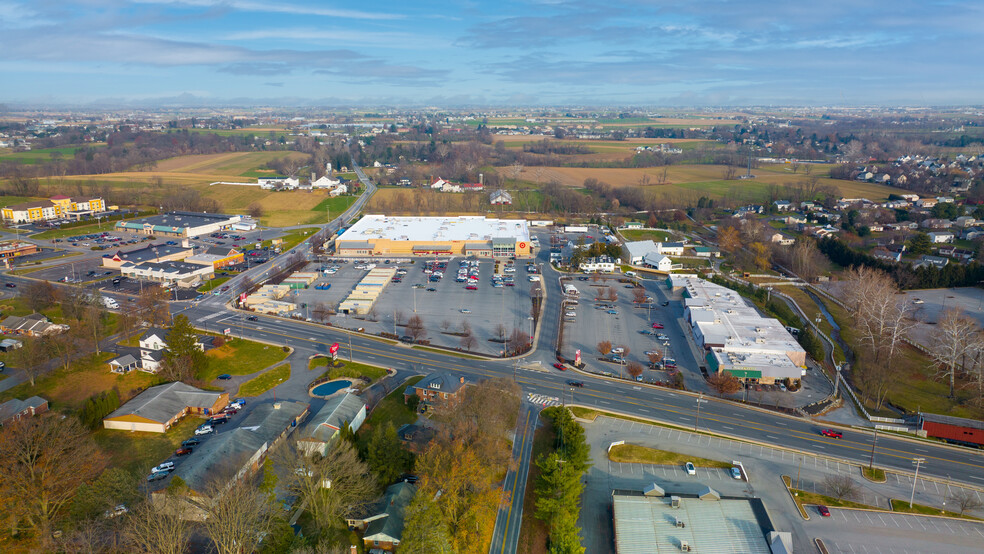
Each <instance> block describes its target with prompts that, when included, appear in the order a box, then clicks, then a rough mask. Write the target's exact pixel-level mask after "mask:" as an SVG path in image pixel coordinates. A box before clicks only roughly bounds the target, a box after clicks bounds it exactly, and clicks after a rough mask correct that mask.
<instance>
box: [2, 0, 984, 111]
mask: <svg viewBox="0 0 984 554" xmlns="http://www.w3.org/2000/svg"><path fill="white" fill-rule="evenodd" d="M982 22H984V2H982V1H981V0H877V1H876V0H824V1H822V2H821V1H811V0H742V1H731V0H684V1H681V0H672V1H664V0H641V1H620V0H571V1H567V0H494V1H493V0H464V1H455V0H446V1H433V0H386V1H376V0H364V1H362V2H353V1H333V0H325V1H314V0H129V1H127V0H115V1H113V0H0V103H8V104H29V105H35V104H36V105H44V104H56V103H63V104H80V105H81V104H89V103H110V104H111V103H113V102H117V103H120V104H125V103H150V104H152V103H154V102H166V101H174V99H186V100H188V101H189V102H190V101H195V102H201V103H206V104H207V103H214V104H216V105H222V104H226V103H239V104H243V103H256V104H273V105H285V106H289V105H298V106H330V105H345V104H348V105H365V106H369V105H378V106H386V105H390V106H398V105H407V106H436V107H460V106H571V105H583V106H615V105H635V106H684V107H691V106H694V107H700V106H748V105H755V106H811V105H814V106H815V105H822V106H826V105H881V106H896V105H935V106H939V105H980V104H984V100H982V93H981V91H982V90H984V72H982V71H981V69H980V62H981V58H982V54H984V24H982Z"/></svg>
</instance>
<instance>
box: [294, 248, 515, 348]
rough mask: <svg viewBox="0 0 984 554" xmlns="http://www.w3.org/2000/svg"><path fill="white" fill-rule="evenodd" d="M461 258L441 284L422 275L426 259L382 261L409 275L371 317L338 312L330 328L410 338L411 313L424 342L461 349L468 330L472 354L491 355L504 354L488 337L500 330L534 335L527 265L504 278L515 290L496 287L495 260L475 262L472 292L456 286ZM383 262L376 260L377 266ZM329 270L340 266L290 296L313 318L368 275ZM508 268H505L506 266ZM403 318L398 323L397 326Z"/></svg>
mask: <svg viewBox="0 0 984 554" xmlns="http://www.w3.org/2000/svg"><path fill="white" fill-rule="evenodd" d="M460 260H461V258H455V259H452V260H443V259H442V261H448V264H447V267H446V268H445V269H444V276H443V277H442V278H440V279H439V280H431V278H432V275H433V273H430V274H428V273H424V269H425V267H426V266H427V262H426V261H425V260H414V262H415V263H395V261H396V260H390V262H391V263H390V264H388V265H387V264H386V263H385V261H386V260H382V263H381V264H380V267H400V268H401V269H404V270H406V274H405V275H402V276H400V277H401V278H400V281H399V282H390V283H389V284H387V285H386V288H385V289H384V291H383V293H382V295H380V297H379V299H378V300H377V301H376V304H375V309H374V310H373V313H371V314H369V315H366V316H353V315H345V314H338V315H335V316H332V319H331V321H332V324H333V325H338V326H342V327H346V328H352V329H356V328H360V327H362V328H364V329H365V330H366V332H367V333H380V332H385V333H392V334H395V335H397V336H403V335H406V330H405V328H404V325H403V324H405V323H406V321H407V320H408V319H409V318H410V317H412V316H413V315H417V316H420V318H421V320H422V321H423V324H424V327H425V329H426V331H427V333H426V340H429V341H430V343H431V344H435V345H441V346H447V347H451V348H457V347H459V346H461V341H462V338H461V336H460V335H459V334H458V333H461V332H462V330H463V329H464V328H465V327H466V326H467V327H468V328H470V329H471V331H472V335H473V336H474V337H475V344H474V346H472V347H471V348H470V349H469V350H471V351H473V352H479V353H483V354H490V355H500V354H501V352H502V349H503V344H502V343H501V342H493V341H490V340H489V339H493V338H497V337H498V335H497V333H496V329H497V327H499V326H500V325H501V326H503V327H504V328H505V335H506V338H508V337H509V335H511V334H512V332H513V329H518V330H520V331H521V332H523V333H529V332H530V328H531V327H530V325H531V323H532V322H531V321H530V320H529V319H528V318H529V317H530V307H531V301H530V286H531V282H530V281H529V275H530V274H529V273H527V271H526V270H525V262H523V261H518V262H516V264H515V273H506V272H504V271H503V273H502V275H503V276H507V275H512V276H513V286H507V285H506V284H505V283H503V284H502V286H501V287H495V286H493V284H492V276H493V273H494V269H493V267H494V262H493V261H492V260H488V259H482V260H475V261H476V262H477V266H474V269H476V270H477V273H476V275H477V277H478V280H477V281H475V282H474V290H468V288H466V287H467V286H468V285H469V283H468V282H457V280H456V278H457V276H458V268H459V262H460ZM379 262H380V260H376V263H379ZM325 265H327V266H329V267H331V266H337V267H338V269H337V271H336V272H335V273H334V274H332V275H325V274H322V276H321V277H320V278H319V279H318V280H316V281H315V282H314V283H312V284H311V286H309V287H308V288H307V289H303V290H298V291H295V292H293V293H292V295H291V297H292V298H294V300H293V301H294V302H296V303H297V305H298V307H299V310H300V311H304V310H305V308H304V307H302V304H307V307H306V310H307V313H306V314H304V315H305V317H313V316H312V310H313V308H314V307H315V306H316V305H317V303H319V302H323V303H325V304H327V305H329V306H331V307H333V308H334V307H335V306H337V305H338V303H340V302H341V301H342V300H344V299H345V298H346V297H347V296H348V295H349V293H350V292H351V291H352V290H353V289H354V288H355V286H356V285H357V284H358V283H359V281H360V280H361V279H362V278H363V277H364V276H365V275H366V273H367V270H365V269H356V267H355V266H356V265H360V264H358V262H357V261H354V260H349V261H346V262H345V263H334V262H326V264H325ZM320 267H322V265H321V264H309V265H308V266H307V267H306V268H305V271H317V270H318V269H319V268H320ZM502 269H503V270H504V269H505V265H503V266H502ZM319 283H330V284H331V288H330V289H327V290H317V289H316V288H315V285H317V284H319ZM397 320H399V323H400V324H397V323H398V321H397Z"/></svg>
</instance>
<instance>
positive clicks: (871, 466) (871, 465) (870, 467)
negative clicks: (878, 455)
mask: <svg viewBox="0 0 984 554" xmlns="http://www.w3.org/2000/svg"><path fill="white" fill-rule="evenodd" d="M876 444H878V427H875V438H874V440H872V441H871V458H870V459H869V460H868V470H869V471H870V470H873V469H875V445H876Z"/></svg>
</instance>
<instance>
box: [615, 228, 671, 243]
mask: <svg viewBox="0 0 984 554" xmlns="http://www.w3.org/2000/svg"><path fill="white" fill-rule="evenodd" d="M619 233H621V234H622V236H623V237H625V240H630V241H632V240H651V241H653V242H667V241H670V240H672V239H673V237H672V235H670V234H669V233H664V232H662V231H645V230H639V229H623V230H621V231H619Z"/></svg>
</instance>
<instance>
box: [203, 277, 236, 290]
mask: <svg viewBox="0 0 984 554" xmlns="http://www.w3.org/2000/svg"><path fill="white" fill-rule="evenodd" d="M229 279H232V277H231V276H230V277H216V278H215V279H212V280H211V281H209V282H207V283H205V284H204V285H202V286H200V287H198V292H209V291H211V290H213V289H215V287H218V286H220V285H221V284H222V283H225V282H226V281H228V280H229Z"/></svg>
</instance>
